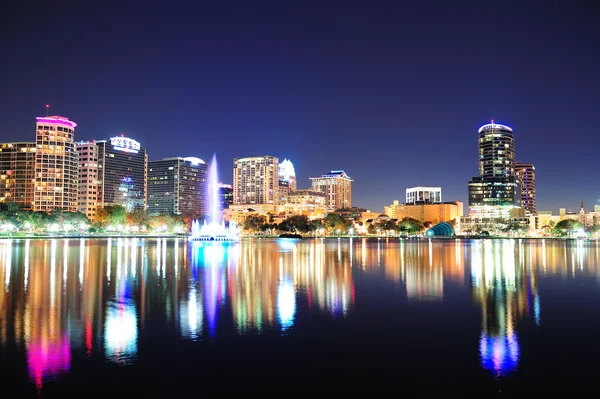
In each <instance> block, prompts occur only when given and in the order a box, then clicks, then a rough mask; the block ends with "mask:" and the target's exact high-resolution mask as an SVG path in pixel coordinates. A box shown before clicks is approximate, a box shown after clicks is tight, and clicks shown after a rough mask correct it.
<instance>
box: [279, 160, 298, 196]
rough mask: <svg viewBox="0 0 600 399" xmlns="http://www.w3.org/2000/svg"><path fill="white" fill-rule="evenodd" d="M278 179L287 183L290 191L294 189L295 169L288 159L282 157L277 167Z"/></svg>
mask: <svg viewBox="0 0 600 399" xmlns="http://www.w3.org/2000/svg"><path fill="white" fill-rule="evenodd" d="M278 174H279V180H283V181H285V182H287V183H288V186H289V188H290V191H296V170H295V169H294V164H292V161H290V160H289V159H284V160H283V161H282V162H281V163H280V164H279V167H278Z"/></svg>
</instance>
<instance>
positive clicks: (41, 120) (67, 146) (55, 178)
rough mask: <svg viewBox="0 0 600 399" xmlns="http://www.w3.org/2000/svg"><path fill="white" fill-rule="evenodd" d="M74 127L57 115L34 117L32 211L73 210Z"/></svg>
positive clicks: (74, 175) (74, 200) (75, 198)
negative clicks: (33, 189) (34, 149)
mask: <svg viewBox="0 0 600 399" xmlns="http://www.w3.org/2000/svg"><path fill="white" fill-rule="evenodd" d="M75 127H77V124H76V123H75V122H73V121H70V120H69V119H68V118H65V117H62V116H58V115H55V116H45V117H37V118H36V151H35V191H34V195H33V201H34V202H33V210H34V211H44V212H51V211H53V210H54V209H62V210H64V211H69V212H76V211H77V196H78V194H77V191H78V183H77V180H78V156H77V151H76V150H75Z"/></svg>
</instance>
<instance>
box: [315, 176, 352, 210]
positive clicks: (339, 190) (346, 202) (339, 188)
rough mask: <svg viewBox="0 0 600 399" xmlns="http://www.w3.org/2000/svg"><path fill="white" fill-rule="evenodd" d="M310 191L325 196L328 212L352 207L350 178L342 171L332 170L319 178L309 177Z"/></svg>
mask: <svg viewBox="0 0 600 399" xmlns="http://www.w3.org/2000/svg"><path fill="white" fill-rule="evenodd" d="M310 180H311V181H312V190H313V191H318V192H321V193H324V194H325V197H326V204H327V208H328V209H329V210H336V209H344V208H351V207H352V181H353V180H352V178H351V177H350V176H348V175H347V174H346V172H344V171H343V170H332V171H331V172H329V173H326V174H324V175H322V176H320V177H311V178H310Z"/></svg>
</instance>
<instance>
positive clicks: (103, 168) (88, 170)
mask: <svg viewBox="0 0 600 399" xmlns="http://www.w3.org/2000/svg"><path fill="white" fill-rule="evenodd" d="M93 147H96V148H95V149H94V148H93ZM77 150H78V151H80V152H81V156H82V159H85V160H87V165H85V162H84V166H83V167H82V168H81V169H80V170H79V174H80V176H81V179H82V180H84V179H87V181H88V183H89V184H91V186H90V188H91V190H90V189H87V187H86V185H84V184H83V183H82V184H81V187H80V190H79V200H80V201H82V203H83V204H86V205H85V206H83V205H82V206H81V207H80V210H81V211H82V212H84V213H85V214H86V215H87V214H93V215H96V213H97V210H98V209H99V208H103V207H105V206H112V205H121V206H123V207H125V209H127V210H128V211H131V210H134V209H146V186H147V177H148V157H147V155H146V150H145V149H144V147H142V146H141V145H140V143H139V142H137V141H135V140H133V139H130V138H127V137H124V136H122V135H121V136H117V137H112V138H110V139H108V140H99V141H91V142H80V143H77ZM95 159H97V163H96V161H94V160H95ZM94 176H97V180H96V181H94ZM84 207H85V208H86V210H85V211H83V208H84Z"/></svg>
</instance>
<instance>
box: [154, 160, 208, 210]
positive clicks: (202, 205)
mask: <svg viewBox="0 0 600 399" xmlns="http://www.w3.org/2000/svg"><path fill="white" fill-rule="evenodd" d="M206 171H207V164H206V163H205V162H204V161H203V160H201V159H200V158H193V157H188V158H179V157H176V158H165V159H161V160H157V161H150V162H148V212H149V213H151V214H155V215H158V214H174V215H194V214H197V213H201V214H203V215H206V213H207V212H208V207H207V198H206V195H207V187H206Z"/></svg>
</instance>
